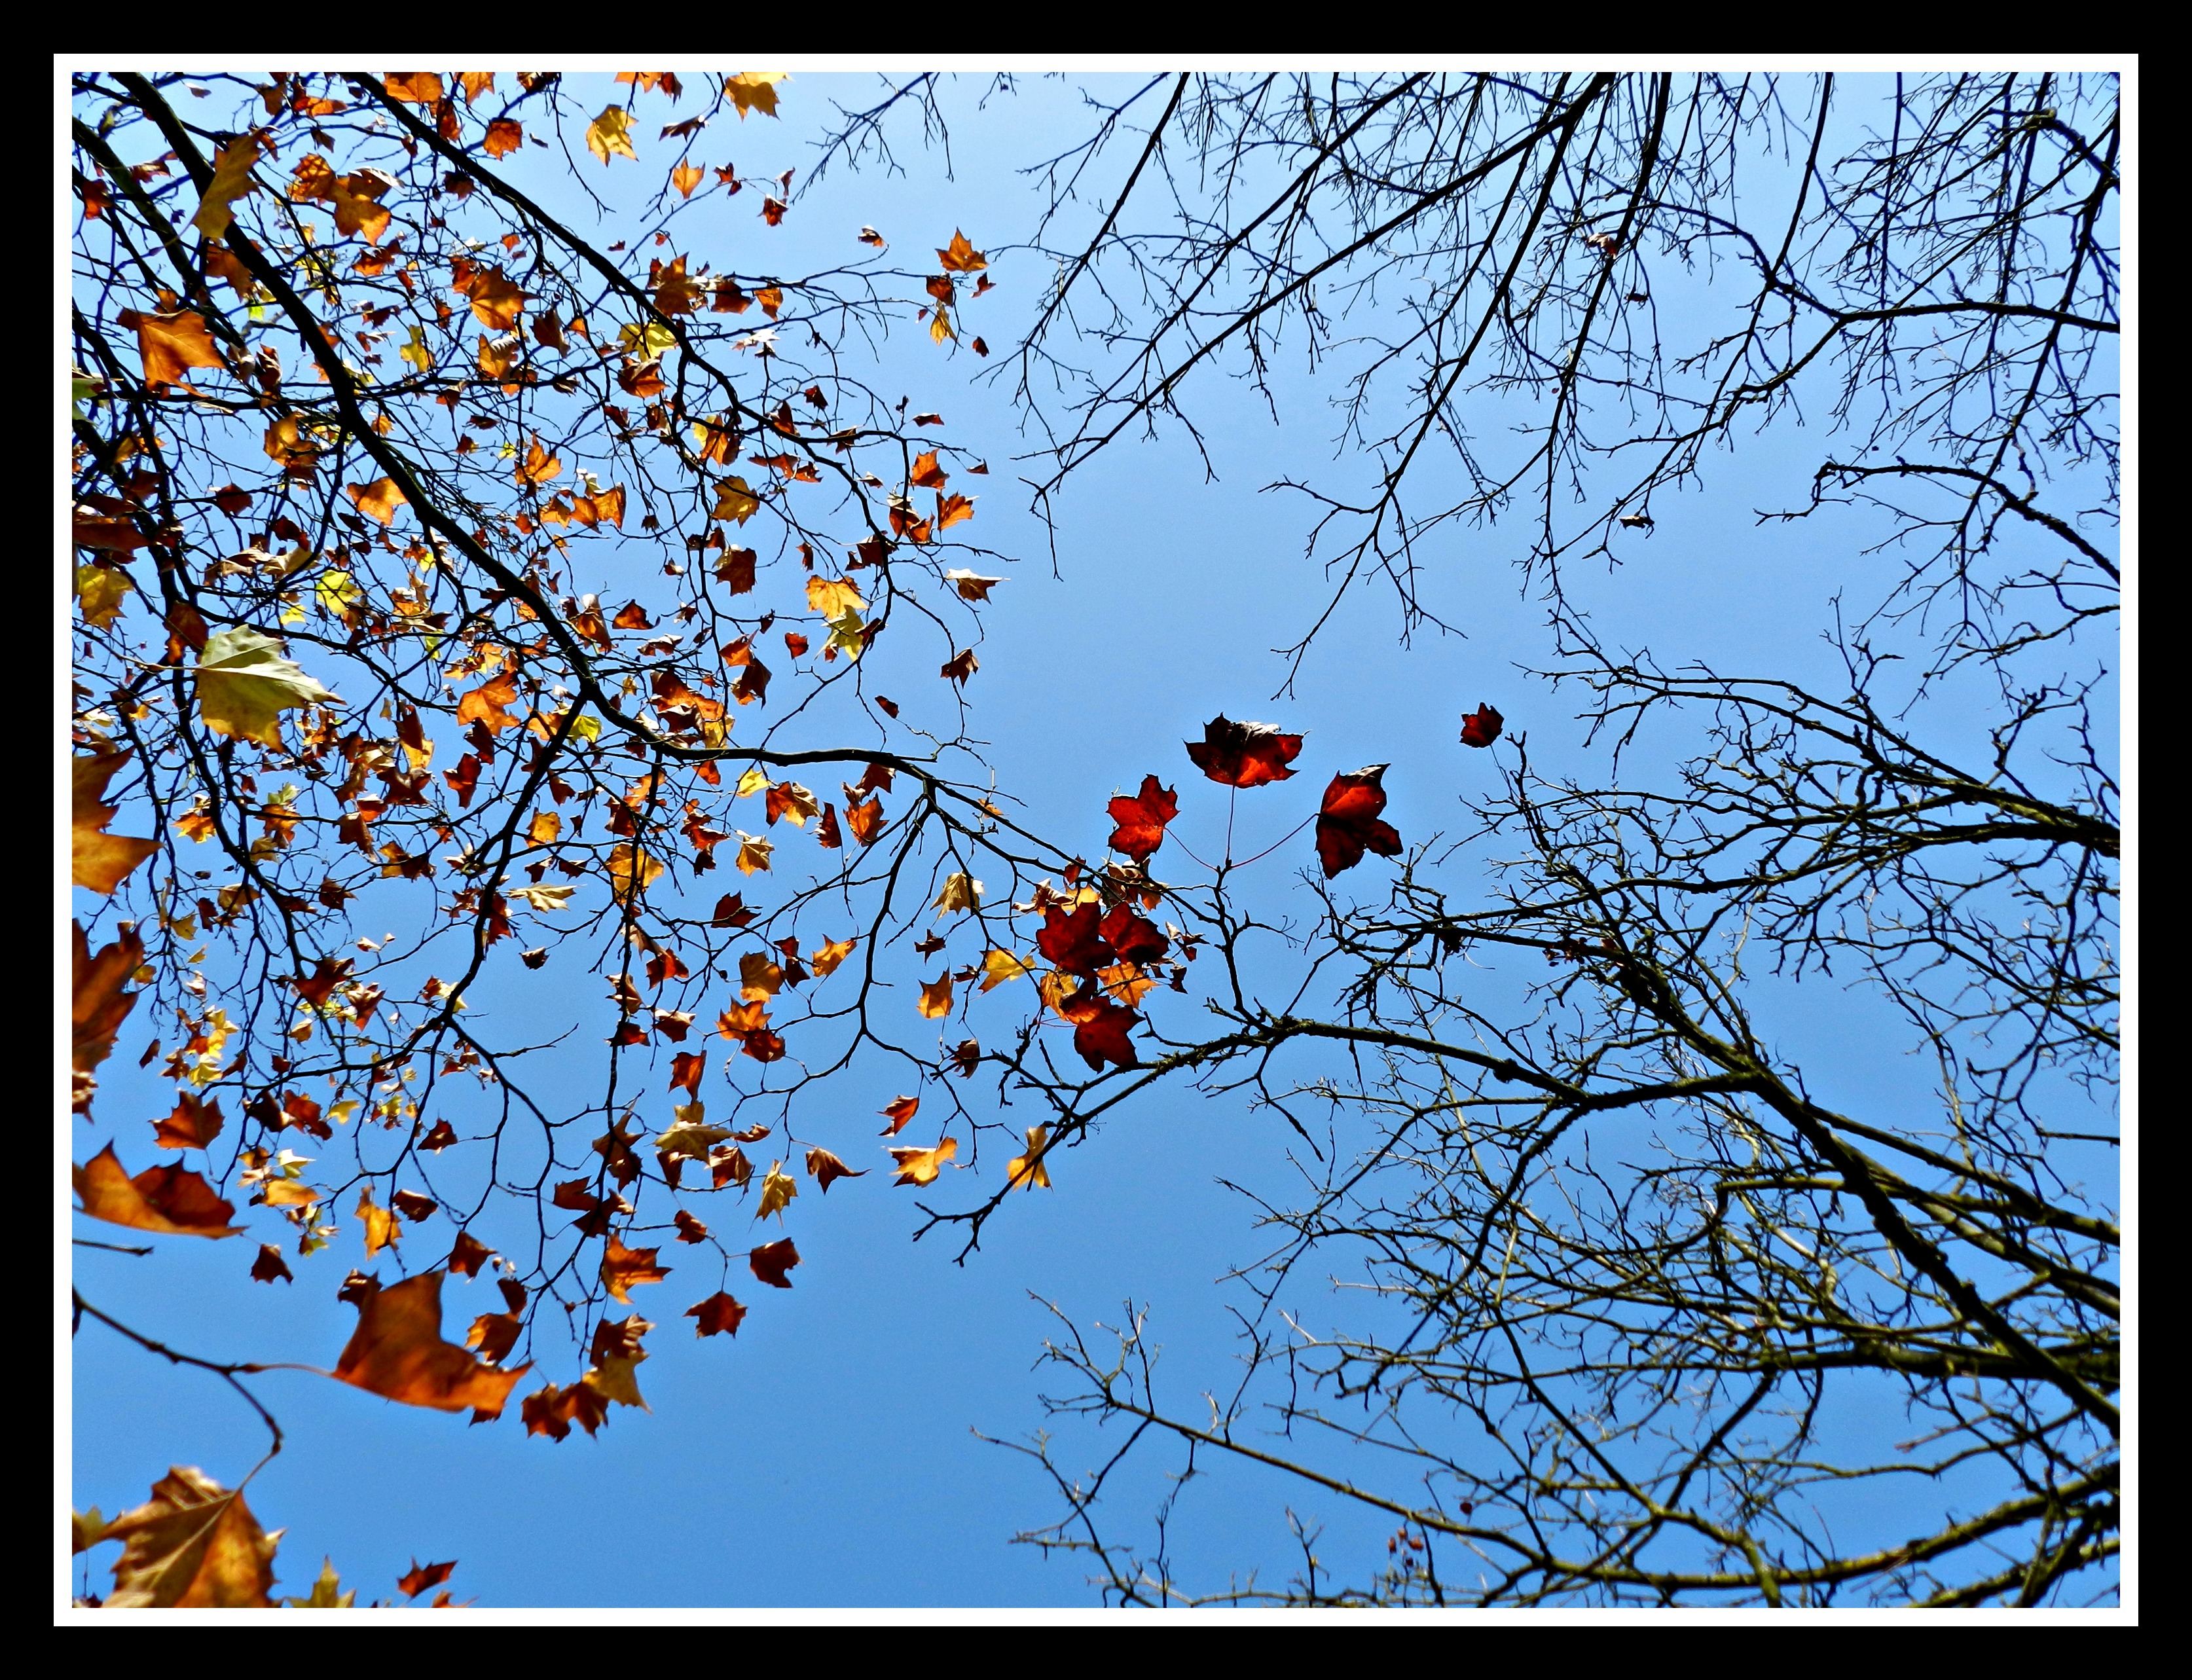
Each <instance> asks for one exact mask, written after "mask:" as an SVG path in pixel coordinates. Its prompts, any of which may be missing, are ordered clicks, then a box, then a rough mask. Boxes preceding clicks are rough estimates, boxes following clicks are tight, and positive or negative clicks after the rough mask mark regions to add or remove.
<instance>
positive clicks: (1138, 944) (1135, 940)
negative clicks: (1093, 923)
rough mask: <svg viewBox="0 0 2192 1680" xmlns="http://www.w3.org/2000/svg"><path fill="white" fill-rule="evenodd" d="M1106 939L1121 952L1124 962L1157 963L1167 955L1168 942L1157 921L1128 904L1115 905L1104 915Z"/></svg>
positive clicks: (1115, 949)
mask: <svg viewBox="0 0 2192 1680" xmlns="http://www.w3.org/2000/svg"><path fill="white" fill-rule="evenodd" d="M1103 928H1104V938H1105V940H1106V942H1108V943H1109V944H1110V947H1111V949H1112V950H1114V951H1116V952H1118V953H1119V960H1120V961H1121V962H1122V963H1154V962H1156V960H1157V958H1159V957H1162V956H1163V955H1164V954H1165V951H1166V950H1167V946H1168V943H1169V942H1168V941H1167V940H1166V938H1165V936H1164V935H1163V934H1162V933H1160V932H1159V931H1158V930H1157V924H1156V923H1154V922H1152V921H1150V919H1149V917H1146V916H1137V915H1135V914H1134V911H1133V907H1132V906H1129V905H1124V904H1122V905H1118V906H1114V907H1113V909H1112V911H1111V912H1110V914H1109V915H1108V916H1106V917H1105V918H1104V923H1103Z"/></svg>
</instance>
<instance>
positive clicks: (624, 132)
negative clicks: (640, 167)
mask: <svg viewBox="0 0 2192 1680" xmlns="http://www.w3.org/2000/svg"><path fill="white" fill-rule="evenodd" d="M586 150H587V151H591V152H592V153H593V154H594V156H595V157H598V158H600V159H601V160H602V163H608V161H609V159H610V158H611V157H629V158H631V161H632V162H633V163H637V162H639V154H638V153H637V152H636V151H633V150H632V149H631V112H629V111H626V110H625V108H624V107H623V106H620V105H613V106H610V107H609V108H608V110H606V111H603V112H602V114H601V115H600V116H598V117H596V118H594V120H593V121H592V123H590V124H588V125H587V128H586Z"/></svg>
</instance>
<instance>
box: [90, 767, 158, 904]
mask: <svg viewBox="0 0 2192 1680" xmlns="http://www.w3.org/2000/svg"><path fill="white" fill-rule="evenodd" d="M128 762H129V755H128V753H126V752H102V753H100V754H99V755H98V756H97V757H91V758H71V759H70V761H69V878H70V880H71V883H73V884H75V885H77V886H79V887H88V888H90V889H91V890H92V891H94V892H95V893H111V892H112V891H113V890H114V889H116V888H117V887H118V886H120V885H121V884H122V881H123V877H125V876H127V875H128V873H129V871H131V870H133V869H134V868H136V867H137V866H138V865H139V864H140V863H142V862H144V861H145V860H146V858H148V857H150V856H151V854H153V853H154V852H157V851H158V850H159V849H160V843H159V842H158V841H157V840H140V839H137V838H135V837H133V836H130V835H126V834H109V833H108V832H107V831H106V825H107V824H109V823H110V822H111V821H113V820H114V818H115V814H116V812H117V809H118V808H117V807H115V806H112V805H106V804H102V803H100V800H101V799H102V798H103V797H105V795H106V784H107V783H108V782H110V781H111V780H113V779H114V773H115V772H116V771H117V770H119V769H121V768H122V767H123V765H124V764H126V763H128Z"/></svg>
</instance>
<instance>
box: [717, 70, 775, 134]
mask: <svg viewBox="0 0 2192 1680" xmlns="http://www.w3.org/2000/svg"><path fill="white" fill-rule="evenodd" d="M783 80H785V72H784V71H781V70H742V71H739V73H738V74H737V75H736V76H734V77H731V79H730V80H729V81H728V82H726V83H723V91H724V92H725V93H727V94H729V95H730V96H731V103H732V104H733V105H735V106H737V107H738V108H739V121H740V122H741V123H743V122H745V117H746V112H748V111H759V112H761V114H762V116H764V117H773V116H775V115H776V88H775V85H774V84H775V83H779V82H781V81H783Z"/></svg>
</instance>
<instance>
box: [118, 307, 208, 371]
mask: <svg viewBox="0 0 2192 1680" xmlns="http://www.w3.org/2000/svg"><path fill="white" fill-rule="evenodd" d="M114 319H115V323H116V324H117V326H122V327H130V328H134V329H136V333H137V353H138V354H139V355H140V356H141V357H143V358H144V361H145V383H146V385H148V386H151V388H152V389H153V390H154V391H163V390H165V389H166V388H167V387H168V386H171V385H180V384H181V383H182V382H183V375H184V374H186V372H188V371H189V370H190V369H192V368H220V367H225V366H226V365H227V364H226V363H224V362H223V361H222V360H221V356H220V351H218V350H215V349H214V346H213V340H211V339H209V338H208V337H207V336H206V323H205V317H204V316H203V315H200V314H199V313H198V312H197V311H196V310H191V309H178V310H174V311H170V312H169V313H168V314H164V315H162V314H150V315H148V314H146V313H144V312H142V311H139V310H134V309H125V310H123V311H122V312H121V313H120V314H119V315H117V316H116V317H114Z"/></svg>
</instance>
